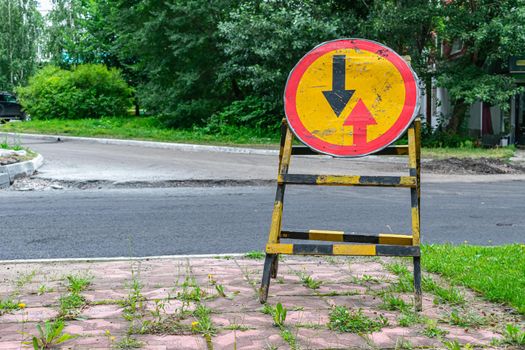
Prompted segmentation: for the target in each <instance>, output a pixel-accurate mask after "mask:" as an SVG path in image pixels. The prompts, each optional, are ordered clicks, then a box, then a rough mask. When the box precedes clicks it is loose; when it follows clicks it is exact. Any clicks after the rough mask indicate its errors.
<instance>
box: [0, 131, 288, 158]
mask: <svg viewBox="0 0 525 350" xmlns="http://www.w3.org/2000/svg"><path fill="white" fill-rule="evenodd" d="M0 135H2V136H16V137H26V138H35V139H40V140H51V141H81V142H90V143H101V144H106V145H120V146H140V147H147V148H160V149H174V150H181V151H193V152H199V151H208V152H221V153H240V154H257V155H278V154H279V150H277V149H262V148H244V147H230V146H212V145H197V144H190V143H171V142H155V141H138V140H122V139H104V138H95V137H78V136H62V135H43V134H19V133H12V132H0Z"/></svg>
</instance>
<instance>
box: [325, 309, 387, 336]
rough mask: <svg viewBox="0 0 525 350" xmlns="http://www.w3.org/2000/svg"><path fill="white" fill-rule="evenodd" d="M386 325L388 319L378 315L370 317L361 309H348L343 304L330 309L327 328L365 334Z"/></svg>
mask: <svg viewBox="0 0 525 350" xmlns="http://www.w3.org/2000/svg"><path fill="white" fill-rule="evenodd" d="M386 326H388V320H387V319H386V318H385V317H384V316H383V315H379V317H378V318H377V319H372V318H370V317H368V316H366V315H365V314H363V310H361V309H359V310H357V311H350V310H348V309H347V308H346V307H344V306H335V307H334V308H332V310H331V311H330V321H329V322H328V328H330V329H331V330H335V331H338V332H347V333H357V334H367V333H372V332H376V331H379V330H380V329H381V328H383V327H386Z"/></svg>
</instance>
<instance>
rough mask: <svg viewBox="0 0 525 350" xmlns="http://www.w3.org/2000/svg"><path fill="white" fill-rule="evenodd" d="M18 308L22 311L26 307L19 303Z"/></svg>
mask: <svg viewBox="0 0 525 350" xmlns="http://www.w3.org/2000/svg"><path fill="white" fill-rule="evenodd" d="M18 307H19V308H21V309H24V308H25V307H26V304H25V303H19V304H18Z"/></svg>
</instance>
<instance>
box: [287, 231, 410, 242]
mask: <svg viewBox="0 0 525 350" xmlns="http://www.w3.org/2000/svg"><path fill="white" fill-rule="evenodd" d="M280 237H281V238H289V239H303V240H311V241H330V242H354V243H376V244H395V245H396V244H397V245H412V243H413V242H412V236H410V235H402V234H393V233H379V234H376V235H373V234H356V233H345V232H343V231H327V230H308V231H284V230H283V231H281V234H280Z"/></svg>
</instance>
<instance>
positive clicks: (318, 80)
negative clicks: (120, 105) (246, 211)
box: [259, 39, 422, 311]
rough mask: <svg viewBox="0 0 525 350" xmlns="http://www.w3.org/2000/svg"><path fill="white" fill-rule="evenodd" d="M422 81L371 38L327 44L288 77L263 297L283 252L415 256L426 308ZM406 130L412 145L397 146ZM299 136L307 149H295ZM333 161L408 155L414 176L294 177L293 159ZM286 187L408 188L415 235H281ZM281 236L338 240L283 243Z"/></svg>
mask: <svg viewBox="0 0 525 350" xmlns="http://www.w3.org/2000/svg"><path fill="white" fill-rule="evenodd" d="M417 83H418V78H417V76H416V74H415V73H414V71H413V70H412V69H411V68H410V66H409V64H408V63H407V62H406V61H405V60H404V59H403V58H402V57H401V56H399V55H398V54H397V53H396V52H394V51H393V50H392V49H390V48H388V47H386V46H384V45H382V44H379V43H377V42H374V41H370V40H365V39H339V40H334V41H329V42H325V43H322V44H320V45H318V46H317V47H315V48H314V49H313V50H311V51H310V52H309V53H307V54H306V55H305V56H304V57H303V58H302V59H301V60H300V61H299V62H298V63H297V65H296V66H295V67H294V69H293V70H292V71H291V72H290V75H289V77H288V81H287V83H286V89H285V93H284V106H285V113H286V119H285V120H283V124H282V127H281V147H280V152H279V169H278V175H277V192H276V196H275V203H274V208H273V214H272V222H271V226H270V233H269V237H268V243H267V244H266V258H265V261H264V270H263V276H262V283H261V287H260V290H259V299H260V301H261V303H265V302H266V300H267V298H268V289H269V287H270V279H271V278H275V277H276V276H277V270H278V256H279V254H288V255H343V256H345V255H346V256H410V257H413V263H414V289H415V307H416V310H418V311H420V310H421V309H422V294H421V265H420V188H421V187H420V184H421V177H420V169H421V168H420V163H421V161H420V159H421V145H420V138H421V121H420V119H419V118H416V116H417V114H418V112H419V88H418V84H417ZM405 131H407V134H408V145H391V144H392V143H393V142H394V141H396V140H397V139H398V138H399V137H400V136H402V135H403V134H404V132H405ZM294 137H297V138H298V139H299V140H300V141H301V142H302V143H303V144H305V145H306V146H307V147H305V146H292V141H293V138H294ZM319 154H328V155H332V156H334V157H350V158H352V157H362V156H366V155H370V154H375V155H399V156H401V155H406V156H408V165H409V174H408V176H353V175H310V174H291V173H289V167H290V160H291V156H292V155H319ZM287 185H317V186H379V187H404V188H409V189H410V194H411V220H412V225H411V227H412V232H411V233H406V234H391V233H388V234H387V233H379V234H357V233H345V232H343V231H327V230H300V231H297V230H294V231H290V230H283V229H282V216H283V202H284V193H285V188H286V186H287ZM281 239H294V240H305V241H306V240H315V241H327V242H337V243H334V244H312V243H310V244H297V243H293V244H292V243H282V242H281Z"/></svg>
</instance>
